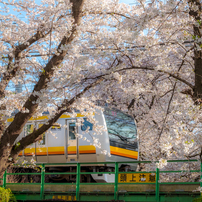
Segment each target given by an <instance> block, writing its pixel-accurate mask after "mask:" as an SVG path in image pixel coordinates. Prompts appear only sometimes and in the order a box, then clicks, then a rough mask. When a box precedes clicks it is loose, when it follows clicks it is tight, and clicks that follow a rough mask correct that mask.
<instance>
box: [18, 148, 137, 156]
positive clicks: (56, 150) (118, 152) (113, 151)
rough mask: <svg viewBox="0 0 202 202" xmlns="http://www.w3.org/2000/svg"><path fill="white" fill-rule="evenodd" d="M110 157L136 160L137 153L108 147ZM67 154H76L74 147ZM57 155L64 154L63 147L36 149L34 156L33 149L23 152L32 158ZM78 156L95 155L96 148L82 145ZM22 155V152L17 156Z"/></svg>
mask: <svg viewBox="0 0 202 202" xmlns="http://www.w3.org/2000/svg"><path fill="white" fill-rule="evenodd" d="M110 150H111V155H116V156H121V157H126V158H132V159H138V152H137V151H132V150H128V149H123V148H119V147H114V146H110ZM67 151H68V152H67V153H68V154H76V146H70V147H68V150H67ZM47 153H48V155H59V154H62V155H64V154H65V148H64V147H48V152H47V147H37V148H36V154H35V148H26V149H25V150H24V155H25V156H32V155H39V156H41V155H47ZM79 154H96V148H95V147H94V146H93V145H83V146H79ZM19 155H20V156H21V155H22V152H21V153H20V154H19Z"/></svg>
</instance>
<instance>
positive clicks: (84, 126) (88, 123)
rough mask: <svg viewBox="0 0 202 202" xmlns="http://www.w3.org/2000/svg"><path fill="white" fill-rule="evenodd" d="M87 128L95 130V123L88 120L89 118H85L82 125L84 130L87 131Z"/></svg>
mask: <svg viewBox="0 0 202 202" xmlns="http://www.w3.org/2000/svg"><path fill="white" fill-rule="evenodd" d="M87 129H89V130H93V124H92V123H90V122H89V121H87V118H84V122H83V125H82V126H81V130H82V131H86V130H87Z"/></svg>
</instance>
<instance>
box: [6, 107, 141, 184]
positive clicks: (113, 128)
mask: <svg viewBox="0 0 202 202" xmlns="http://www.w3.org/2000/svg"><path fill="white" fill-rule="evenodd" d="M81 118H83V120H84V121H83V123H82V124H81V125H79V124H77V122H79V119H81ZM94 118H95V120H96V121H97V124H98V125H99V126H102V128H103V130H101V132H100V134H97V133H96V132H95V131H94V130H93V129H94V127H93V124H92V123H90V122H89V121H88V120H87V118H85V117H84V116H83V115H82V114H80V113H77V115H76V117H75V118H72V117H70V116H68V115H62V116H61V117H60V119H59V120H58V121H57V123H58V125H55V126H53V127H51V128H50V129H49V131H47V132H46V133H45V134H43V139H42V140H40V141H38V142H36V143H33V144H32V145H29V146H28V147H27V148H26V149H24V150H23V151H22V152H21V153H20V156H21V158H20V159H21V160H30V159H32V158H33V156H34V159H35V160H36V162H37V163H68V162H71V163H72V162H110V161H111V162H115V161H119V162H124V161H133V160H134V161H135V160H138V141H137V128H136V125H135V122H134V119H133V118H132V117H131V116H129V115H127V114H125V113H123V112H122V111H120V110H117V109H110V108H106V107H105V108H104V111H101V110H96V112H95V113H94ZM47 119H48V116H46V114H44V116H41V117H38V118H35V119H34V118H31V119H30V121H29V122H28V123H27V124H26V125H25V127H24V130H23V132H22V133H21V134H20V136H19V138H18V139H17V141H19V140H20V139H21V138H23V137H24V136H26V135H28V134H29V133H31V132H32V130H33V128H34V127H40V126H41V125H42V124H44V123H45V121H46V120H47ZM8 122H12V119H8ZM63 126H65V127H63ZM50 132H53V133H54V134H56V135H55V136H54V135H50V134H49V133H50ZM78 134H79V135H78ZM56 138H57V139H56ZM95 139H96V141H97V142H100V145H101V147H97V146H96V145H95V141H94V140H95ZM134 165H135V164H133V166H132V165H125V164H123V165H122V168H123V169H125V170H127V169H128V168H130V169H132V170H134V169H135V167H134ZM67 166H68V164H67ZM109 166H110V164H109ZM91 168H92V169H95V168H96V169H99V168H98V166H97V167H96V166H94V167H92V166H91ZM100 168H101V166H100ZM102 168H103V167H102ZM105 168H106V166H105ZM107 168H109V167H107ZM49 169H50V170H51V169H52V170H57V169H56V167H54V168H53V167H52V168H51V167H50V168H49ZM62 169H63V170H62V171H64V169H65V168H64V167H63V168H62ZM68 169H69V168H66V170H68ZM96 177H97V178H98V176H94V177H93V178H94V179H95V180H96V181H99V180H97V179H96ZM103 177H105V178H106V176H103ZM58 178H59V177H58ZM104 181H109V180H107V179H105V180H104Z"/></svg>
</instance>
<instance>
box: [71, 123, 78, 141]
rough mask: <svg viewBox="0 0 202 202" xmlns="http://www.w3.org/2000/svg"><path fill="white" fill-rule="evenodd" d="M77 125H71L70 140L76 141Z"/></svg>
mask: <svg viewBox="0 0 202 202" xmlns="http://www.w3.org/2000/svg"><path fill="white" fill-rule="evenodd" d="M75 133H76V124H75V123H69V139H70V140H75V139H76V136H75Z"/></svg>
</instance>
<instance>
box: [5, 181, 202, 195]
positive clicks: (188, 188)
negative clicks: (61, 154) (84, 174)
mask: <svg viewBox="0 0 202 202" xmlns="http://www.w3.org/2000/svg"><path fill="white" fill-rule="evenodd" d="M199 186H200V184H198V185H196V184H194V185H191V184H190V185H186V184H184V185H183V184H176V185H173V184H172V185H165V184H163V185H160V186H159V188H160V190H159V191H160V192H164V193H166V192H167V193H172V192H187V193H192V194H193V193H194V192H196V193H199V191H196V190H197V188H198V187H199ZM6 188H10V189H11V190H12V191H13V192H24V193H25V192H35V193H40V190H41V185H40V184H36V185H34V184H32V185H30V184H29V183H27V184H20V185H18V184H11V185H9V184H7V186H6ZM46 192H47V193H48V192H57V193H63V192H73V193H74V192H76V185H65V184H64V185H54V183H53V184H52V185H50V184H49V185H46V184H45V185H44V193H46ZM80 192H84V193H85V192H86V193H90V192H105V193H113V192H114V185H106V184H105V185H96V184H92V185H80ZM118 192H120V193H125V192H138V193H141V192H143V193H145V192H155V184H154V185H151V184H140V185H137V184H131V185H128V184H126V185H124V184H123V185H122V184H120V185H119V186H118Z"/></svg>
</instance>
